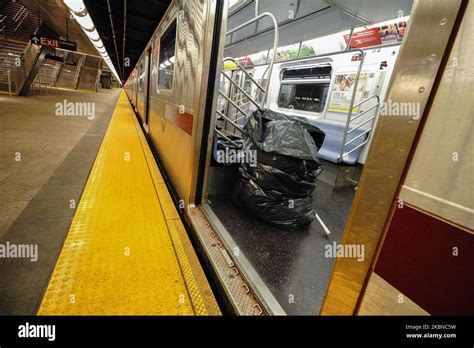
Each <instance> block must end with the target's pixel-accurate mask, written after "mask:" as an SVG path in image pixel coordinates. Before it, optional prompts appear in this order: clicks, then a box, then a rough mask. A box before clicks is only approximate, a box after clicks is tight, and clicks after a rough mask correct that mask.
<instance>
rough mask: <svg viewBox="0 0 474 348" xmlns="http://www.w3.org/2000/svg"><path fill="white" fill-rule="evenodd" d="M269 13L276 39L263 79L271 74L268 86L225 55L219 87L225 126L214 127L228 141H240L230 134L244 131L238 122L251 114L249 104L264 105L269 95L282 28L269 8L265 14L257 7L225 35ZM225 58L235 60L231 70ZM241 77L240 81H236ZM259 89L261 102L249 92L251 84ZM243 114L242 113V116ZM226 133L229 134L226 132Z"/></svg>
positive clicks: (219, 113)
mask: <svg viewBox="0 0 474 348" xmlns="http://www.w3.org/2000/svg"><path fill="white" fill-rule="evenodd" d="M265 17H268V18H270V20H271V21H272V23H273V27H274V39H273V52H274V53H273V56H272V59H271V61H270V63H269V66H268V69H267V70H266V71H265V73H264V75H263V76H262V79H261V80H262V81H263V80H264V78H265V75H267V74H268V78H267V82H266V85H265V87H263V86H262V85H261V84H260V83H259V82H258V81H257V80H256V79H254V77H253V76H252V74H250V73H249V72H248V71H247V70H246V69H245V68H244V67H243V66H242V65H241V64H240V62H238V61H237V60H235V59H234V58H231V57H226V58H224V59H223V62H222V65H223V67H222V69H221V82H222V83H221V87H220V88H219V98H218V110H217V115H216V116H217V120H218V121H219V120H222V121H223V122H224V124H223V127H222V128H221V129H219V127H218V125H217V122H216V126H215V131H216V133H217V134H218V135H220V136H221V137H223V138H224V139H226V140H227V141H229V142H231V143H233V144H234V145H237V143H235V142H234V141H233V140H232V139H231V138H230V137H238V134H237V133H236V132H235V131H236V130H237V131H238V133H240V134H244V135H245V132H244V130H243V128H242V126H241V125H239V121H240V120H242V119H244V118H245V117H247V116H248V110H249V109H250V105H251V104H252V105H254V106H255V107H256V108H262V107H263V106H264V105H265V103H266V101H267V96H268V93H267V92H268V87H269V86H270V78H271V74H272V70H273V65H274V63H275V57H276V51H277V48H278V42H279V32H278V22H277V20H276V18H275V16H274V15H273V14H271V13H270V12H264V13H262V14H258V10H256V12H255V17H254V18H252V19H250V20H248V21H246V22H244V23H242V24H240V25H239V26H237V27H235V28H233V29H231V30H229V31H228V32H226V34H225V36H228V35H232V34H233V33H235V32H236V31H238V30H240V29H242V28H244V27H246V26H248V25H250V24H252V23H255V22H258V21H259V20H260V19H262V18H265ZM226 62H232V63H233V64H234V67H235V68H234V67H233V69H231V72H230V74H228V73H227V72H226V69H225V64H226ZM236 78H238V81H236ZM246 82H249V87H250V91H247V90H246V88H245V87H246ZM253 86H255V88H257V89H258V91H259V92H260V93H261V102H260V103H259V102H258V101H257V100H255V99H254V98H252V96H251V95H250V94H251V93H252V92H251V89H252V87H253ZM221 101H223V104H222V106H223V108H221V109H220V110H219V108H220V107H221ZM239 115H240V116H239ZM229 124H230V125H231V129H232V131H229V129H228V128H229V127H228V125H229ZM226 133H227V134H226Z"/></svg>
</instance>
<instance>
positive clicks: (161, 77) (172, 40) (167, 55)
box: [158, 23, 176, 89]
mask: <svg viewBox="0 0 474 348" xmlns="http://www.w3.org/2000/svg"><path fill="white" fill-rule="evenodd" d="M175 46H176V23H173V24H172V25H171V27H170V28H169V29H168V31H167V32H166V33H165V34H164V35H163V36H162V37H161V39H160V68H159V73H158V89H171V88H172V87H173V74H174V62H175Z"/></svg>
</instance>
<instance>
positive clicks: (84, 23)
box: [63, 0, 121, 84]
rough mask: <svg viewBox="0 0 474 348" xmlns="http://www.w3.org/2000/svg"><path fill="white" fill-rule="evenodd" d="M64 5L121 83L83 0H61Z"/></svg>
mask: <svg viewBox="0 0 474 348" xmlns="http://www.w3.org/2000/svg"><path fill="white" fill-rule="evenodd" d="M63 3H64V5H66V7H67V8H68V9H69V12H70V13H71V15H72V16H73V17H74V19H75V20H76V21H77V23H79V25H80V26H81V28H82V30H83V31H84V33H85V34H86V36H87V37H88V38H89V40H90V42H91V43H92V45H93V46H94V47H95V48H96V50H97V52H99V54H100V55H101V56H102V58H103V59H104V61H105V62H106V63H107V65H108V67H109V68H110V71H112V73H113V74H114V75H115V78H116V79H117V81H118V82H119V83H120V84H121V80H120V77H119V75H118V74H117V71H116V70H115V67H114V65H113V64H112V61H111V60H110V57H109V54H108V53H107V50H106V49H105V47H104V44H103V43H102V40H101V39H100V36H99V33H98V32H97V30H96V28H95V26H94V22H92V18H91V17H90V15H89V12H88V11H87V8H86V5H84V1H83V0H63Z"/></svg>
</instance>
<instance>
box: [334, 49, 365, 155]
mask: <svg viewBox="0 0 474 348" xmlns="http://www.w3.org/2000/svg"><path fill="white" fill-rule="evenodd" d="M357 51H359V52H360V55H361V58H360V64H359V68H358V70H357V77H356V81H355V83H354V90H353V91H352V96H351V103H350V105H349V114H348V115H347V120H346V127H345V128H344V136H343V138H342V143H341V150H340V151H339V161H338V162H342V161H343V158H342V155H343V153H344V147H345V143H346V140H347V131H348V130H349V123H350V122H351V118H352V108H353V107H354V101H355V97H356V94H357V86H358V85H359V77H360V72H361V71H362V66H363V65H364V59H365V56H364V51H363V50H361V49H358V50H357Z"/></svg>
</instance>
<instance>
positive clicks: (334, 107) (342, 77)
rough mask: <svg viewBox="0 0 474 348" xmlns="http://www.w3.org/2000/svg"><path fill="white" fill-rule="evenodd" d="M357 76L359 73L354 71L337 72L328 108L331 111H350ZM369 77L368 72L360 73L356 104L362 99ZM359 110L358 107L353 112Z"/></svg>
mask: <svg viewBox="0 0 474 348" xmlns="http://www.w3.org/2000/svg"><path fill="white" fill-rule="evenodd" d="M356 77H357V74H354V73H343V72H340V73H337V74H336V77H335V81H334V85H333V87H332V89H331V99H330V103H329V108H328V110H329V111H336V112H344V113H348V112H349V106H350V104H351V98H352V93H353V92H354V86H355V80H356ZM368 79H369V73H368V72H361V73H360V77H359V84H358V85H357V91H356V97H355V101H354V104H357V103H358V102H360V101H361V100H362V98H363V96H364V92H365V87H366V85H367V81H368ZM357 111H358V110H357V108H354V109H352V112H353V113H355V112H357Z"/></svg>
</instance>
